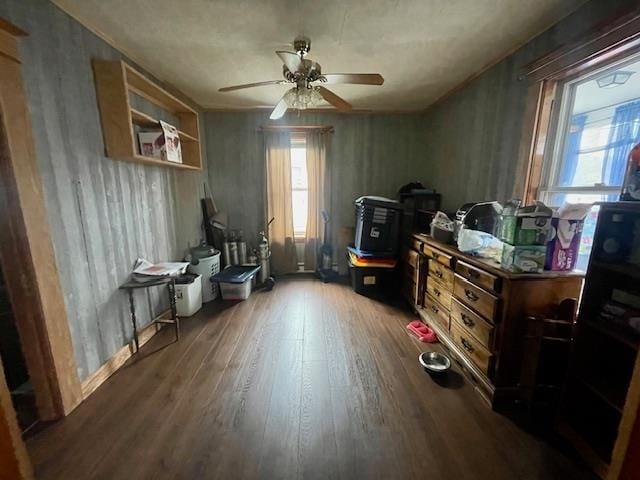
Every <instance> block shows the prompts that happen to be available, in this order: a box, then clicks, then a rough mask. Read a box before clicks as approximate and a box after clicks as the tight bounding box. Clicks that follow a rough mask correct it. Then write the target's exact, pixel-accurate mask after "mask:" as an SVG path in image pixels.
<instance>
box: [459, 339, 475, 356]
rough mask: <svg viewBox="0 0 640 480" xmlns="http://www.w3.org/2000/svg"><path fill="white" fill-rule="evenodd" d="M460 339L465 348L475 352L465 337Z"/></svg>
mask: <svg viewBox="0 0 640 480" xmlns="http://www.w3.org/2000/svg"><path fill="white" fill-rule="evenodd" d="M460 341H461V342H462V346H463V347H464V349H465V350H466V351H467V352H469V353H473V346H472V345H471V344H470V343H469V342H468V341H467V340H465V339H464V338H462V337H460Z"/></svg>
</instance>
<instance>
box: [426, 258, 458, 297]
mask: <svg viewBox="0 0 640 480" xmlns="http://www.w3.org/2000/svg"><path fill="white" fill-rule="evenodd" d="M429 276H430V277H434V278H435V279H436V280H437V281H438V282H440V283H441V284H442V286H443V287H445V288H446V289H447V290H449V291H452V290H453V270H451V269H450V268H447V267H445V266H444V265H442V264H441V263H438V262H437V261H436V260H433V259H429Z"/></svg>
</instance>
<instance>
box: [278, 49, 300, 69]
mask: <svg viewBox="0 0 640 480" xmlns="http://www.w3.org/2000/svg"><path fill="white" fill-rule="evenodd" d="M276 54H277V55H278V56H279V57H280V60H282V63H284V64H285V65H286V66H287V68H288V69H289V71H290V72H291V73H296V72H297V71H298V70H299V69H300V67H301V66H302V59H301V58H300V55H298V54H297V53H293V52H285V51H283V50H278V51H277V52H276Z"/></svg>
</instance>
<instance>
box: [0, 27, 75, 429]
mask: <svg viewBox="0 0 640 480" xmlns="http://www.w3.org/2000/svg"><path fill="white" fill-rule="evenodd" d="M25 35H26V33H25V32H23V31H22V30H20V29H19V28H17V27H16V26H14V25H12V24H11V23H9V22H7V21H6V20H4V19H2V18H0V72H1V74H0V221H1V222H2V224H1V225H0V261H1V262H2V267H3V272H4V274H5V278H6V280H7V281H6V284H7V289H8V290H9V298H10V300H11V306H12V310H13V313H14V317H15V320H16V327H17V329H18V333H19V336H20V343H21V346H22V351H23V354H24V357H25V361H26V363H27V369H28V371H29V376H30V378H31V382H32V384H33V387H34V391H35V396H36V405H37V408H38V414H39V417H40V419H41V420H54V419H57V418H60V417H62V416H64V415H66V414H68V413H69V412H71V410H73V409H74V408H75V407H76V406H77V405H78V404H79V403H80V402H81V401H82V389H81V384H80V379H79V377H78V371H77V368H76V362H75V355H74V351H73V345H72V343H71V334H70V331H69V323H68V319H67V315H66V309H65V304H64V296H63V293H62V288H61V286H60V279H59V276H58V269H57V265H56V260H55V254H54V250H53V243H52V241H51V237H50V234H49V224H48V220H47V212H46V208H45V204H44V197H43V193H42V183H41V179H40V174H39V171H38V165H37V159H36V155H35V147H34V142H33V134H32V131H31V122H30V116H29V111H28V108H27V101H26V96H25V90H24V85H23V80H22V72H21V60H20V51H19V45H18V39H19V38H20V37H24V36H25Z"/></svg>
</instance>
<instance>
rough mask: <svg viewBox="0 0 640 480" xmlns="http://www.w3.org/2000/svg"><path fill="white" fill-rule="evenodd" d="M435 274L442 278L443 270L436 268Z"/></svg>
mask: <svg viewBox="0 0 640 480" xmlns="http://www.w3.org/2000/svg"><path fill="white" fill-rule="evenodd" d="M433 274H434V275H435V276H436V277H438V278H442V272H441V271H440V270H434V272H433Z"/></svg>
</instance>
